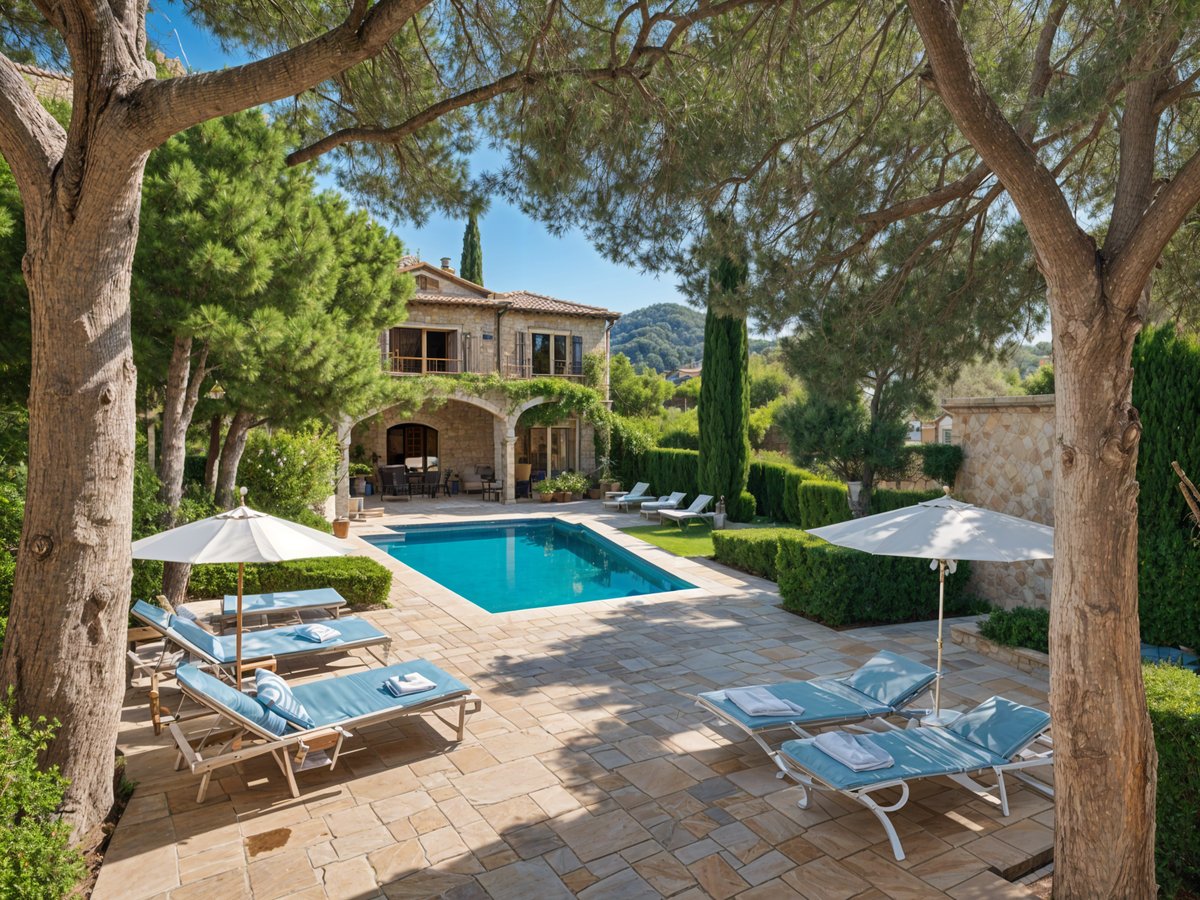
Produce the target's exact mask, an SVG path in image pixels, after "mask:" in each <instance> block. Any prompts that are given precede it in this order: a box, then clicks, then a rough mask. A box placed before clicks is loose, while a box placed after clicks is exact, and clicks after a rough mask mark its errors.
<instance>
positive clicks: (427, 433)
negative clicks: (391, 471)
mask: <svg viewBox="0 0 1200 900" xmlns="http://www.w3.org/2000/svg"><path fill="white" fill-rule="evenodd" d="M387 464H388V465H389V466H405V467H407V468H408V469H409V471H417V472H432V471H436V470H437V468H438V432H437V429H436V428H430V427H429V426H428V425H419V424H417V423H416V422H404V423H402V424H400V425H393V426H392V427H391V428H389V429H388V430H387Z"/></svg>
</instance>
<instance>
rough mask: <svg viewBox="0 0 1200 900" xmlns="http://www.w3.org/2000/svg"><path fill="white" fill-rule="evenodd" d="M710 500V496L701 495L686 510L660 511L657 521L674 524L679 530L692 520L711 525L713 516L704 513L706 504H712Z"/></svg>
mask: <svg viewBox="0 0 1200 900" xmlns="http://www.w3.org/2000/svg"><path fill="white" fill-rule="evenodd" d="M712 499H713V498H712V495H711V494H701V495H700V496H699V497H697V498H696V499H695V500H693V501H692V505H691V506H689V507H688V508H687V509H664V510H660V511H659V513H658V520H659V521H660V522H674V523H675V524H676V525H678V526H679V527H680V528H681V529H682V528H683V526H684V525H686V524H687V523H688V522H690V521H692V520H693V519H698V520H700V521H701V522H708V523H710V524H711V523H712V519H713V514H712V513H710V512H705V511H704V510H705V508H706V507H707V506H708V504H710V503H712Z"/></svg>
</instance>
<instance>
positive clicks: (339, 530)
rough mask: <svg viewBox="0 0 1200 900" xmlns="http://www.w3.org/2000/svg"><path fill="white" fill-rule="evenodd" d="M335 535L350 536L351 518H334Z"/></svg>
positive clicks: (338, 536) (340, 536)
mask: <svg viewBox="0 0 1200 900" xmlns="http://www.w3.org/2000/svg"><path fill="white" fill-rule="evenodd" d="M333 536H334V537H336V538H346V537H349V536H350V520H349V519H334V520H333Z"/></svg>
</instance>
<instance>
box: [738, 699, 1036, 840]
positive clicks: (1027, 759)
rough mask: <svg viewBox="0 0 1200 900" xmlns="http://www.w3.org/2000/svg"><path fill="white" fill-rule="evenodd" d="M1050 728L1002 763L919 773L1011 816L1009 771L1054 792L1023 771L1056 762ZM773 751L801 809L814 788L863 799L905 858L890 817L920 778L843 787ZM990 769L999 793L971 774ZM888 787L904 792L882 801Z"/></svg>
mask: <svg viewBox="0 0 1200 900" xmlns="http://www.w3.org/2000/svg"><path fill="white" fill-rule="evenodd" d="M883 724H884V725H885V726H886V727H888V728H894V727H895V726H893V725H890V724H889V723H887V722H884V723H883ZM1049 728H1050V726H1049V725H1047V726H1046V728H1045V729H1043V730H1042V731H1041V732H1039V733H1038V734H1036V735H1034V736H1033V737H1032V738H1030V739H1029V741H1028V742H1026V744H1025V745H1024V746H1023V747H1021V749H1020V750H1018V751H1017V752H1016V753H1015V754H1013V756H1012V757H1011V759H1012V761H1011V762H1008V763H1005V764H1003V765H999V766H982V767H981V768H979V769H976V770H974V771H972V772H971V773H970V774H967V773H960V774H945V775H936V774H935V775H925V776H919V778H949V779H950V780H951V781H953V782H954V783H956V784H958V785H960V786H961V787H964V788H966V789H967V790H968V791H970V792H971V793H972V794H974V795H975V796H976V797H978V798H980V799H981V800H984V801H986V802H988V803H991V804H993V805H995V806H999V807H1000V812H1001V814H1002V815H1005V816H1007V815H1008V791H1007V790H1006V789H1005V786H1004V773H1005V772H1009V773H1011V774H1012V776H1013V777H1014V778H1016V779H1017V780H1019V781H1021V782H1023V783H1025V784H1028V785H1029V786H1030V787H1032V788H1035V789H1036V790H1038V791H1040V792H1042V793H1043V794H1045V795H1046V796H1047V797H1053V796H1054V788H1052V787H1051V786H1050V785H1048V784H1046V783H1045V782H1043V781H1040V780H1039V779H1037V778H1031V777H1030V776H1028V775H1024V774H1022V770H1024V769H1032V768H1036V767H1039V766H1049V765H1053V764H1054V744H1053V742H1052V741H1051V739H1050V735H1049V734H1047V731H1049ZM856 730H859V731H869V730H870V729H866V728H861V727H859V728H857V729H856ZM896 730H899V729H896ZM760 743H761V741H760ZM1035 744H1042V745H1043V746H1044V748H1045V749H1042V750H1035V749H1033V747H1034V745H1035ZM769 752H770V756H771V759H772V761H774V763H775V765H777V766H778V767H779V769H780V771H779V772H776V773H775V777H776V778H784V777H787V778H790V779H792V780H793V781H795V782H796V784H797V785H798V786H799V788H800V800H799V802H798V804H797V805H798V806H799V807H800V808H801V809H808V802H809V800H808V792H809V791H810V790H813V791H827V792H830V793H836V794H841V795H842V796H843V797H848V798H850V799H851V800H854V801H856V802H858V803H861V804H862V805H863V806H865V807H866V808H867V809H869V810H870V811H871V812H872V813H873V814H874V816H875V818H876V819H878V820H879V823H880V824H881V825H882V826H883V830H884V831H885V832H886V833H887V837H888V841H889V843H891V845H892V853H893V854H894V855H895V857H896V859H897V860H902V859H904V847H903V846H902V845H901V843H900V836H899V835H898V834H897V833H896V828H895V826H894V825H893V824H892V820H891V819H890V818H888V813H894V812H897V811H899V810H900V809H902V808H903V807H904V805H905V804H906V803H908V795H909V789H908V782H909V781H917V780H919V778H911V779H908V780H905V779H902V778H897V779H894V780H892V781H881V782H878V783H876V784H870V785H866V786H865V787H861V788H839V787H835V786H833V785H831V784H829V783H828V782H825V781H823V780H822V779H821V778H820V777H818V776H817V775H814V774H813V773H812V772H809V771H808V770H807V769H803V768H800V767H798V766H796V765H793V764H792V761H791V760H789V759H788V757H786V756H785V755H784V754H783V753H781V752H779V751H776V750H772V751H769ZM988 771H991V772H992V773H993V774H995V776H996V793H995V794H993V793H992V792H991V791H990V790H988V788H987V787H986V786H985V785H982V784H980V783H979V782H978V781H976V780H975V779H974V778H972V777H971V775H980V774H983V773H985V772H988ZM888 788H899V789H900V796H899V797H898V798H897V799H896V800H895V802H893V803H889V804H886V805H885V804H881V803H879V802H877V801H876V800H875V798H873V797H872V796H871V794H873V793H875V792H876V791H882V790H887V789H888Z"/></svg>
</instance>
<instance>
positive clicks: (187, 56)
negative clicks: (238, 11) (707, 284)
mask: <svg viewBox="0 0 1200 900" xmlns="http://www.w3.org/2000/svg"><path fill="white" fill-rule="evenodd" d="M146 25H147V29H148V31H149V34H150V39H151V40H152V41H153V42H154V43H155V44H156V45H157V46H158V47H159V48H160V49H161V50H162V51H163V52H164V53H166V54H167V55H168V56H178V57H180V58H181V59H183V60H184V61H185V62H186V63H187V64H188V65H190V67H191V68H192V69H193V70H195V71H207V70H209V69H219V68H222V67H223V66H228V65H237V64H238V63H240V62H245V61H246V57H244V56H242V55H240V54H232V55H231V54H226V53H225V52H223V51H222V49H221V47H220V46H219V45H218V44H217V42H216V40H214V39H213V37H212V35H211V34H209V33H207V32H205V31H202V30H200V29H198V28H196V27H195V26H193V25H192V23H191V22H190V21H189V19H188V17H187V15H186V14H185V13H184V12H183V7H182V4H181V3H180V2H179V0H154V3H153V8H152V9H151V11H150V13H149V14H148V15H147V20H146ZM487 160H488V155H487V154H486V153H480V154H477V155H476V156H475V157H474V158H473V159H472V163H473V164H477V165H479V166H486V165H487ZM473 174H479V173H478V172H475V173H473ZM465 225H466V221H465V220H464V219H449V218H447V217H445V216H440V215H439V216H433V217H431V218H430V219H429V221H428V222H426V224H425V225H424V226H423V227H421V228H414V227H413V226H411V225H408V224H401V225H399V226H396V227H395V228H394V229H393V230H394V231H395V232H396V234H397V235H398V236H399V237H400V239H401V240H403V241H404V244H405V246H406V247H407V248H408V251H409V252H410V253H418V254H419V255H420V256H421V258H422V259H425V260H427V261H429V262H432V263H435V264H436V263H437V262H438V260H439V259H440V258H441V257H443V256H449V257H450V258H451V260H452V262H451V265H453V266H454V267H455V268H458V264H459V257H460V256H461V254H462V236H463V228H464V226H465ZM479 231H480V235H481V237H482V240H483V278H484V281H485V283H486V284H487V286H488V287H490V288H492V289H493V290H498V291H506V290H514V289H517V288H522V289H525V290H530V291H536V292H538V293H541V294H549V295H551V296H554V297H560V298H562V299H564V300H576V301H578V302H580V303H590V304H594V305H596V306H604V307H607V308H608V309H615V310H617V311H618V312H629V311H630V310H633V309H638V308H640V307H643V306H649V305H650V304H652V303H684V302H686V301H685V300H684V298H683V296H682V295H681V294H680V293H679V291H678V290H677V289H676V286H675V280H674V278H673V277H672V276H670V275H668V276H664V277H661V278H658V277H655V276H654V275H652V274H648V273H642V272H639V271H638V270H637V269H634V268H630V267H629V266H623V265H620V264H617V263H613V262H610V261H608V260H606V259H605V258H604V257H603V256H601V255H600V254H599V253H598V252H596V250H595V249H594V248H593V247H592V245H591V244H590V243H589V242H588V241H587V239H586V238H584V236H583V235H582V234H580V233H579V232H577V231H573V232H571V233H569V234H567V235H565V236H563V237H555V236H553V235H551V234H549V233H548V232H547V231H546V229H545V228H544V227H543V226H542V225H540V224H538V223H537V222H534V221H532V220H531V219H529V218H528V217H527V216H525V215H523V214H522V213H521V212H520V211H519V210H517V209H516V208H514V207H513V206H511V205H510V204H508V203H503V202H493V203H492V205H491V207H490V208H489V210H488V212H487V213H486V214H485V215H484V216H483V218H481V219H480V221H479Z"/></svg>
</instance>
